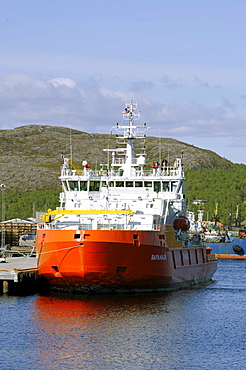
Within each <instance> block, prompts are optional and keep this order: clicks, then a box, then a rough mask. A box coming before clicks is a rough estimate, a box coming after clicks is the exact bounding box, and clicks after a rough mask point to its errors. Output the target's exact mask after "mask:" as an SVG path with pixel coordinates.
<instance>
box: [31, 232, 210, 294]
mask: <svg viewBox="0 0 246 370" xmlns="http://www.w3.org/2000/svg"><path fill="white" fill-rule="evenodd" d="M176 245H177V247H175V246H174V245H172V248H167V246H166V243H164V241H163V235H160V232H157V231H138V232H134V231H123V232H122V231H113V230H100V231H95V230H93V231H92V230H88V231H75V230H39V231H38V232H37V241H36V249H37V256H38V273H39V276H40V277H44V278H45V279H47V281H48V282H49V285H50V287H51V288H52V289H58V290H63V291H78V292H117V291H118V292H124V291H153V290H156V291H158V290H169V289H176V288H181V287H185V286H190V285H193V284H199V283H204V282H207V281H209V280H211V278H212V276H213V274H214V272H215V271H216V267H217V263H216V261H210V262H208V261H207V256H206V249H205V248H204V247H200V248H180V247H179V244H176Z"/></svg>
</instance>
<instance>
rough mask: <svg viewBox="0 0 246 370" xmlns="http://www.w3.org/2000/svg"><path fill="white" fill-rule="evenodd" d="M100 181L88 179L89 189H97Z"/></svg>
mask: <svg viewBox="0 0 246 370" xmlns="http://www.w3.org/2000/svg"><path fill="white" fill-rule="evenodd" d="M99 189H100V181H90V187H89V191H99Z"/></svg>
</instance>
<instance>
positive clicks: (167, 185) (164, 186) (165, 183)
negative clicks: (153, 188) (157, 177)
mask: <svg viewBox="0 0 246 370" xmlns="http://www.w3.org/2000/svg"><path fill="white" fill-rule="evenodd" d="M162 191H169V182H167V181H163V182H162Z"/></svg>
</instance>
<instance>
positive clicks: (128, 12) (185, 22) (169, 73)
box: [0, 0, 246, 164]
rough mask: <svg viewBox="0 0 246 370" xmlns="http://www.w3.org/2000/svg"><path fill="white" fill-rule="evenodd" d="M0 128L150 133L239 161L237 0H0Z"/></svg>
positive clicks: (244, 94)
mask: <svg viewBox="0 0 246 370" xmlns="http://www.w3.org/2000/svg"><path fill="white" fill-rule="evenodd" d="M0 5H1V12H0V36H1V37H0V50H1V58H0V129H11V128H14V127H18V126H22V125H29V124H42V125H54V126H66V127H72V128H75V129H79V130H82V131H86V132H97V133H109V132H110V130H111V127H112V126H114V124H115V123H116V122H119V120H120V119H121V112H122V110H123V109H124V107H125V103H126V102H127V101H128V100H130V99H133V100H134V101H137V102H138V108H139V109H140V110H141V112H142V119H143V121H144V122H147V123H148V125H149V126H150V127H151V129H150V130H149V132H148V133H149V135H151V136H157V137H159V136H162V137H171V138H174V139H177V140H181V141H184V142H187V143H189V144H193V145H195V146H198V147H201V148H205V149H211V150H213V151H215V152H217V153H218V154H219V155H221V156H222V157H225V158H227V159H229V160H231V161H232V162H236V163H245V164H246V156H245V152H246V41H245V40H246V37H245V35H246V22H245V14H246V2H245V0H223V1H222V0H213V1H212V0H207V1H202V0H172V1H171V0H152V1H150V0H145V1H143V0H142V1H140V0H132V1H128V0H125V1H121V0H118V1H115V0H114V1H111V0H66V1H65V0H48V1H46V0H35V1H34V0H22V1H20V0H8V1H4V0H0Z"/></svg>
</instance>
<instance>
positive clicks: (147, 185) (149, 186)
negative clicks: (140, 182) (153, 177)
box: [144, 181, 152, 188]
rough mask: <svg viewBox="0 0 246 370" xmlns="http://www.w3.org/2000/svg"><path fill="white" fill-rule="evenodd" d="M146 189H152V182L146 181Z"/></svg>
mask: <svg viewBox="0 0 246 370" xmlns="http://www.w3.org/2000/svg"><path fill="white" fill-rule="evenodd" d="M144 187H145V188H152V181H144Z"/></svg>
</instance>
